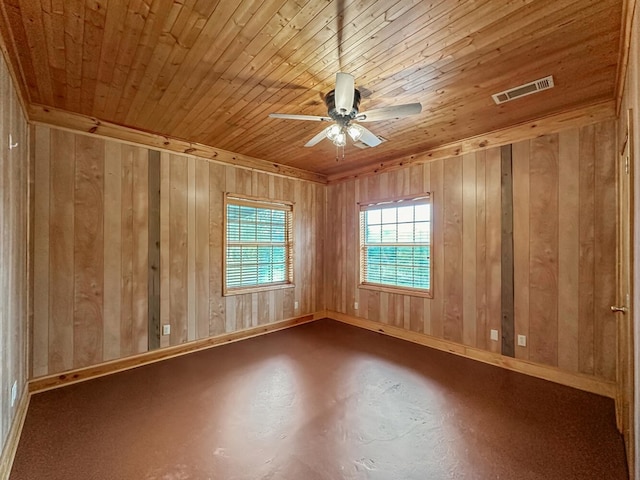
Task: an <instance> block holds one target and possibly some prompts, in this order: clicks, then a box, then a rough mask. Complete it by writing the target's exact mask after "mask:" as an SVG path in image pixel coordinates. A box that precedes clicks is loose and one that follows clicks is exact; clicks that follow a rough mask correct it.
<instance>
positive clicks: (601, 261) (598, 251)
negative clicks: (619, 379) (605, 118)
mask: <svg viewBox="0 0 640 480" xmlns="http://www.w3.org/2000/svg"><path fill="white" fill-rule="evenodd" d="M595 145H596V151H595V153H596V164H595V175H596V176H595V181H596V183H595V190H594V196H595V199H596V201H595V222H596V225H597V230H596V237H595V250H594V258H595V275H596V279H597V281H598V284H597V285H598V288H597V289H596V292H595V297H594V308H595V319H596V323H595V339H596V343H595V359H594V360H595V365H594V366H595V370H596V372H595V373H596V375H597V376H600V377H604V378H607V379H609V380H615V378H616V360H615V358H612V356H611V355H610V352H613V351H615V350H616V348H617V343H616V341H617V325H616V318H615V316H614V315H612V314H611V310H610V307H611V305H613V304H614V303H615V300H616V260H617V258H616V254H615V251H614V249H613V248H610V245H615V244H616V239H617V233H616V215H615V212H616V207H617V194H616V190H615V188H612V187H615V185H616V146H615V123H614V122H613V121H611V122H603V123H600V124H596V127H595Z"/></svg>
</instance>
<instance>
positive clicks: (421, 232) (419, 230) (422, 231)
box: [415, 222, 431, 243]
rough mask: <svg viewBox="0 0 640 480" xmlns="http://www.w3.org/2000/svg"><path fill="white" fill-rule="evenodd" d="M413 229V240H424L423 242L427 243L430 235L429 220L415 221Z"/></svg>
mask: <svg viewBox="0 0 640 480" xmlns="http://www.w3.org/2000/svg"><path fill="white" fill-rule="evenodd" d="M415 229H416V238H415V241H416V242H424V243H428V242H429V238H430V237H431V232H430V229H431V223H430V222H416V223H415Z"/></svg>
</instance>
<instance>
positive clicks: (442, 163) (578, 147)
mask: <svg viewBox="0 0 640 480" xmlns="http://www.w3.org/2000/svg"><path fill="white" fill-rule="evenodd" d="M614 159H615V125H614V123H613V122H612V121H610V122H606V123H601V124H596V125H591V126H586V127H583V128H579V129H573V130H567V131H564V132H562V133H560V134H555V135H547V136H543V137H540V138H537V139H535V140H531V141H524V142H519V143H517V144H514V145H513V197H514V205H513V208H514V239H513V240H514V297H515V305H514V307H515V334H516V335H518V334H523V335H526V336H527V339H528V344H527V346H526V347H518V346H516V347H515V349H516V352H515V353H516V357H517V358H522V359H528V360H531V361H533V362H536V363H540V364H544V365H551V366H554V367H559V368H562V369H564V370H567V371H571V372H576V373H584V374H588V375H593V376H595V377H598V378H602V379H606V380H615V352H616V331H615V320H614V318H613V316H612V315H611V313H610V311H609V306H610V305H612V304H613V303H612V302H613V301H614V298H615V292H614V285H615V261H616V259H615V248H613V247H612V245H615V235H616V230H615V228H616V226H615V221H616V220H615V212H616V210H615V201H616V200H615V164H614ZM500 177H501V171H500V149H499V148H491V149H487V150H484V151H479V152H476V153H471V154H466V155H464V156H459V157H453V158H448V159H444V160H435V161H432V162H430V163H425V164H422V165H414V166H410V167H406V168H404V169H401V170H397V171H392V172H387V173H382V174H378V175H375V176H370V177H363V178H360V179H356V180H352V181H349V182H344V183H339V184H334V185H330V186H329V187H328V192H327V202H328V203H327V209H328V211H329V212H332V216H331V217H330V218H328V221H327V236H326V241H327V242H328V246H327V282H326V286H325V288H326V289H327V292H328V295H327V309H328V310H333V311H337V312H340V313H345V314H348V315H353V316H356V317H362V318H366V319H369V320H373V321H378V322H381V323H386V324H391V325H395V326H399V327H402V328H405V329H408V330H412V331H416V332H421V333H425V334H427V335H431V336H434V337H437V338H442V339H445V340H450V341H453V342H457V343H461V344H464V345H468V346H472V347H477V348H481V349H484V350H488V351H491V352H498V353H499V352H500V345H499V342H495V341H491V340H490V339H489V338H490V337H489V331H490V330H491V329H496V330H500V327H501V253H500V252H501V198H500ZM421 191H430V192H432V195H433V221H434V224H433V259H432V262H433V278H432V281H433V294H434V296H433V299H423V298H419V297H410V296H406V295H399V294H392V293H386V292H381V291H375V290H368V289H367V290H365V289H359V288H357V284H358V254H357V253H358V220H357V205H356V203H357V202H358V201H363V200H374V199H383V198H389V197H393V196H396V195H397V196H400V195H407V194H411V193H419V192H421ZM342 225H344V226H345V227H346V228H343V227H342ZM356 302H357V303H358V309H357V310H356V309H355V303H356Z"/></svg>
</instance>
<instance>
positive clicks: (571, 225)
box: [558, 129, 580, 372]
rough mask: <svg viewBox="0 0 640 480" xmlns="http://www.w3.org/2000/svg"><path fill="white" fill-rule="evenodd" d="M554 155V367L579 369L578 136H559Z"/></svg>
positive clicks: (572, 132)
mask: <svg viewBox="0 0 640 480" xmlns="http://www.w3.org/2000/svg"><path fill="white" fill-rule="evenodd" d="M558 154H559V158H560V159H561V161H560V162H559V165H558V225H559V230H558V250H559V252H561V255H559V258H558V262H559V263H558V366H559V367H560V368H563V369H565V370H569V371H572V372H577V371H579V348H578V345H579V338H580V331H579V325H580V321H579V317H578V315H579V298H580V289H579V278H580V190H579V188H580V137H579V132H578V130H577V129H573V130H569V131H567V132H562V133H560V135H559V145H558Z"/></svg>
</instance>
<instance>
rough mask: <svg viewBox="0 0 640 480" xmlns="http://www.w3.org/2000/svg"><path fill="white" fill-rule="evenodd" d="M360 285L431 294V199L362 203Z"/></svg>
mask: <svg viewBox="0 0 640 480" xmlns="http://www.w3.org/2000/svg"><path fill="white" fill-rule="evenodd" d="M360 286H361V287H365V288H367V287H371V288H377V289H380V290H389V291H399V290H401V291H402V293H407V294H410V295H419V296H427V297H429V296H431V202H430V196H429V194H428V193H426V194H421V195H419V196H416V197H412V198H404V199H398V200H392V201H378V202H369V203H363V204H360Z"/></svg>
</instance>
